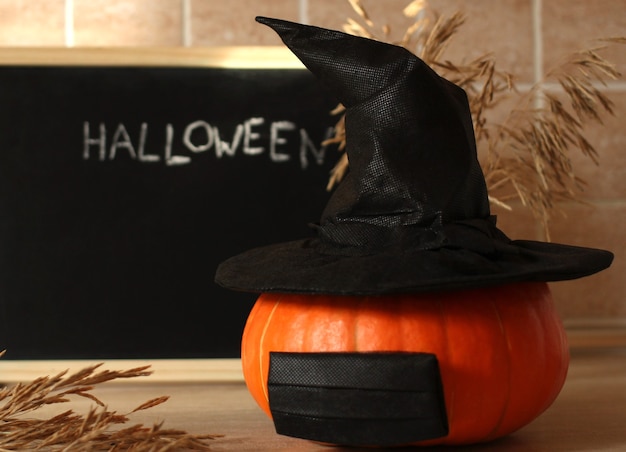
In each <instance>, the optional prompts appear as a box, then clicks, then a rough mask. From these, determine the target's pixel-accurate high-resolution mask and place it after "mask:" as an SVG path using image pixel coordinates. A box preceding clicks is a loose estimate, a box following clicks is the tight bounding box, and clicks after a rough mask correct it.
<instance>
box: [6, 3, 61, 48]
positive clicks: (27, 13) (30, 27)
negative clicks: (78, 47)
mask: <svg viewBox="0 0 626 452" xmlns="http://www.w3.org/2000/svg"><path fill="white" fill-rule="evenodd" d="M64 4H65V2H64V0H29V1H28V2H26V1H16V0H0V46H63V45H64V44H65V8H64Z"/></svg>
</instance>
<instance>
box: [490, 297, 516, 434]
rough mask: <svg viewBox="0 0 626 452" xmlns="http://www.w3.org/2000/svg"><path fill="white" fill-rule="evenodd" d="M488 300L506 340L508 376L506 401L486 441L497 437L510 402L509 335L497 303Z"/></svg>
mask: <svg viewBox="0 0 626 452" xmlns="http://www.w3.org/2000/svg"><path fill="white" fill-rule="evenodd" d="M490 301H491V306H492V307H493V310H494V311H495V313H496V317H497V318H498V325H500V331H501V332H502V336H503V337H504V340H505V342H506V348H507V352H508V353H506V369H507V376H508V378H507V390H506V391H505V394H506V401H505V403H504V405H503V406H502V410H501V412H500V418H499V419H498V422H497V423H496V425H495V427H494V428H493V429H492V430H491V432H489V434H488V435H487V436H486V438H485V439H486V440H487V441H489V440H491V439H495V438H497V437H498V434H497V432H498V430H499V429H500V426H501V425H502V422H503V421H504V418H505V416H506V413H507V410H508V409H509V404H510V402H511V342H510V338H509V335H508V334H507V330H506V327H505V326H504V323H503V322H502V316H501V315H500V310H499V309H498V304H497V303H496V302H495V301H494V300H493V298H492V299H491V300H490Z"/></svg>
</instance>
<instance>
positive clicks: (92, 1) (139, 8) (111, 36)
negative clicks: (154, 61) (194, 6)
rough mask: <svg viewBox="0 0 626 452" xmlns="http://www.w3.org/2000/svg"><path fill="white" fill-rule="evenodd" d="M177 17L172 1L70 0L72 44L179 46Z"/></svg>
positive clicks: (178, 6)
mask: <svg viewBox="0 0 626 452" xmlns="http://www.w3.org/2000/svg"><path fill="white" fill-rule="evenodd" d="M181 16H182V8H181V4H180V2H179V1H174V0H74V26H75V44H76V45H77V46H176V45H181V44H182V20H181Z"/></svg>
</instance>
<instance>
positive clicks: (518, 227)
mask: <svg viewBox="0 0 626 452" xmlns="http://www.w3.org/2000/svg"><path fill="white" fill-rule="evenodd" d="M510 206H511V208H512V210H505V209H503V208H501V207H498V206H495V205H492V206H491V213H492V214H493V215H496V216H497V219H498V222H497V226H498V228H499V229H500V230H501V231H502V232H504V233H505V234H506V235H507V236H508V237H509V238H510V239H511V240H543V237H544V235H543V226H542V224H541V222H540V221H538V220H537V219H536V218H535V217H534V215H533V213H532V211H531V210H530V209H529V208H528V207H526V206H524V205H522V204H521V203H520V202H512V203H510Z"/></svg>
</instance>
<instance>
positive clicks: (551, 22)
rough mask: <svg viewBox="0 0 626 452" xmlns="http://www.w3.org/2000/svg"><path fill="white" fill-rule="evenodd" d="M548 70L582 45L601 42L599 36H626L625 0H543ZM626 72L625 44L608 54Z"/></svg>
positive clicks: (594, 44) (582, 47)
mask: <svg viewBox="0 0 626 452" xmlns="http://www.w3.org/2000/svg"><path fill="white" fill-rule="evenodd" d="M543 36H544V40H545V43H544V57H545V59H544V65H545V68H546V70H549V68H551V67H553V66H555V65H557V62H558V61H559V60H560V59H562V58H564V57H567V56H568V55H570V54H571V53H572V52H576V51H578V50H581V49H585V48H590V47H597V46H598V45H602V44H601V43H600V42H598V41H594V40H597V39H598V38H605V37H614V36H626V0H595V1H593V2H591V1H588V0H550V1H544V2H543ZM605 56H606V57H607V58H609V59H610V60H611V61H613V62H614V63H616V64H617V66H618V68H619V70H620V71H621V72H622V73H624V72H626V46H624V45H622V46H614V47H613V49H612V50H611V51H609V52H607V53H606V55H605Z"/></svg>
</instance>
